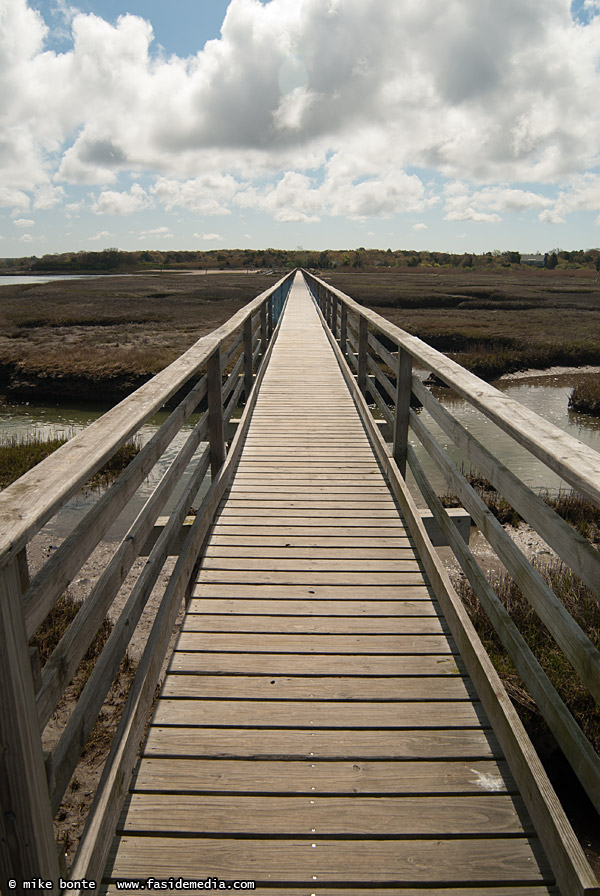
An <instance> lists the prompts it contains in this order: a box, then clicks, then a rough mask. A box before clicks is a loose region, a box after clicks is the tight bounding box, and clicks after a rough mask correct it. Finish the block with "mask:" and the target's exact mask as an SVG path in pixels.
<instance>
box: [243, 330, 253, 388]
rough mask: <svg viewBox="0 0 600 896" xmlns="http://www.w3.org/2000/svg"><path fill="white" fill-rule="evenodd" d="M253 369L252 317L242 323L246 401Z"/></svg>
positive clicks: (250, 386) (251, 381)
mask: <svg viewBox="0 0 600 896" xmlns="http://www.w3.org/2000/svg"><path fill="white" fill-rule="evenodd" d="M253 382H254V367H253V364H252V315H251V314H249V315H248V317H247V318H246V320H245V321H244V396H245V398H246V401H248V398H249V396H250V392H251V391H252V383H253Z"/></svg>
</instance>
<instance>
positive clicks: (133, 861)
mask: <svg viewBox="0 0 600 896" xmlns="http://www.w3.org/2000/svg"><path fill="white" fill-rule="evenodd" d="M155 841H157V842H155ZM117 855H118V860H119V877H125V876H127V877H134V878H139V877H146V876H147V875H148V869H149V868H151V869H152V873H153V874H154V875H156V877H160V878H163V877H164V878H168V877H169V876H173V875H175V876H184V877H189V878H192V879H197V878H198V877H200V878H202V877H203V876H207V875H208V874H210V875H211V876H215V877H218V878H222V879H232V878H235V879H248V878H253V879H258V880H259V881H265V882H267V881H271V880H273V881H282V880H283V881H285V880H289V881H299V880H307V881H308V880H310V881H314V880H315V879H316V880H319V881H328V880H330V881H331V880H334V881H340V880H344V881H348V882H350V883H351V882H353V881H355V880H358V881H398V882H403V883H404V882H405V883H423V884H425V883H439V882H440V881H441V880H444V881H456V882H457V883H463V882H464V881H465V879H467V880H469V879H471V880H472V881H473V882H486V881H487V882H490V883H497V882H498V881H499V880H501V881H505V882H509V881H514V882H515V883H521V882H522V881H528V880H529V881H535V882H539V881H540V880H544V879H546V880H547V881H553V875H552V873H551V871H550V869H549V868H548V865H547V862H546V861H545V860H544V858H543V856H542V855H541V850H540V849H539V846H538V844H537V841H535V840H531V841H528V840H527V839H526V838H498V839H493V840H489V839H482V840H476V839H464V840H460V839H450V840H412V839H410V840H405V841H402V840H391V841H385V840H383V841H381V840H380V841H376V840H375V841H373V840H366V841H363V840H350V841H347V840H338V841H328V840H318V841H317V842H315V841H311V840H310V839H309V840H286V841H285V842H283V843H282V842H279V841H277V840H271V841H269V840H257V841H253V840H245V839H242V840H240V839H236V840H230V841H228V840H226V839H210V838H202V839H201V840H197V839H194V838H184V837H182V838H171V839H168V838H158V839H157V838H143V837H128V836H123V837H122V838H120V841H119V845H118V853H117ZM109 867H110V866H109ZM201 869H202V870H201Z"/></svg>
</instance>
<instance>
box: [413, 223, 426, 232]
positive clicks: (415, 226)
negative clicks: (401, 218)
mask: <svg viewBox="0 0 600 896" xmlns="http://www.w3.org/2000/svg"><path fill="white" fill-rule="evenodd" d="M413 230H418V231H420V230H427V224H423V223H420V224H413Z"/></svg>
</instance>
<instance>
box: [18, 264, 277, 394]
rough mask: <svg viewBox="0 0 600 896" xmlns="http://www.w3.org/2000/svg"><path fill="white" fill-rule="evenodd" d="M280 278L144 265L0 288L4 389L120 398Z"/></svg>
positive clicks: (21, 391)
mask: <svg viewBox="0 0 600 896" xmlns="http://www.w3.org/2000/svg"><path fill="white" fill-rule="evenodd" d="M277 279H278V278H277V277H276V276H275V275H272V276H267V275H262V274H260V275H259V274H252V275H246V274H219V275H208V276H206V275H191V276H186V275H178V274H140V275H134V276H130V277H100V278H98V279H91V280H71V281H55V282H53V283H46V284H35V285H30V284H28V285H21V286H19V285H14V286H13V285H9V286H3V287H0V392H3V393H4V394H6V395H8V396H10V397H11V398H13V399H17V400H24V399H25V400H30V399H31V398H32V397H34V396H35V398H36V400H39V399H44V398H46V399H47V398H53V399H54V398H57V399H59V400H63V399H64V398H65V397H72V398H78V399H84V400H88V401H89V400H92V401H93V400H97V401H102V402H104V403H112V402H114V401H116V400H118V399H120V398H122V397H123V396H124V395H126V394H128V393H129V392H131V391H132V390H133V389H135V388H137V387H138V386H140V385H141V384H142V383H143V382H145V381H146V380H147V379H149V378H150V377H151V376H153V375H154V374H156V373H158V372H159V370H162V368H163V367H165V366H166V365H167V364H169V363H171V362H172V361H174V360H175V358H177V357H178V356H179V355H180V354H181V353H182V352H184V351H185V350H186V349H187V348H189V347H190V346H191V345H193V343H194V342H196V340H197V339H199V338H200V337H201V336H203V335H206V334H207V333H210V332H211V331H212V330H214V329H215V328H216V327H218V326H220V325H221V324H223V323H225V321H226V320H228V318H230V317H231V316H232V315H233V314H235V312H236V311H238V310H239V309H240V308H241V307H242V306H243V305H245V304H247V303H248V302H249V301H250V300H251V299H253V298H254V297H255V296H256V295H258V294H259V293H260V292H262V291H263V290H265V289H267V287H268V286H270V285H272V284H273V283H274V282H276V280H277Z"/></svg>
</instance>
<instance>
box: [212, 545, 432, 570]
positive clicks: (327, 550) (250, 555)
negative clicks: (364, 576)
mask: <svg viewBox="0 0 600 896" xmlns="http://www.w3.org/2000/svg"><path fill="white" fill-rule="evenodd" d="M231 541H234V542H235V539H231ZM204 557H205V560H204V561H203V563H204V566H205V567H206V558H211V559H212V558H225V557H227V558H229V557H239V558H243V559H257V558H264V559H265V560H271V561H273V562H277V561H279V560H280V559H281V560H314V561H317V560H334V561H340V560H343V561H345V562H349V561H353V562H355V563H356V562H359V561H364V560H380V561H384V563H385V562H389V561H390V560H411V559H412V560H414V559H415V557H416V555H415V552H414V549H413V548H412V546H411V545H409V544H408V542H407V543H406V544H404V545H402V546H400V547H396V548H394V547H391V546H390V547H378V546H377V547H363V546H359V545H357V546H355V547H339V545H332V546H330V547H327V546H325V545H321V544H319V545H313V546H312V547H305V546H302V545H300V546H297V545H295V544H294V545H292V544H290V542H289V541H288V542H285V541H283V543H282V544H279V545H264V544H262V543H260V545H259V543H258V540H257V544H256V545H248V546H243V545H239V544H235V543H234V544H216V543H215V542H214V540H213V539H211V541H210V543H209V545H208V547H207V548H206V550H205V551H204Z"/></svg>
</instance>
